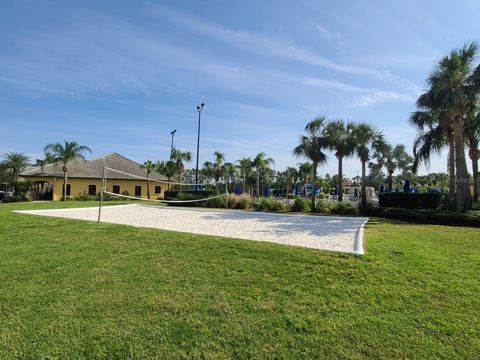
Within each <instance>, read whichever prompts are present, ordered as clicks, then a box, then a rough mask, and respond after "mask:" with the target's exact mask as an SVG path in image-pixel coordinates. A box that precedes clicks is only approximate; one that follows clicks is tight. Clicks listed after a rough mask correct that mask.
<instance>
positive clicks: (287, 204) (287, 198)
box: [287, 184, 288, 205]
mask: <svg viewBox="0 0 480 360" xmlns="http://www.w3.org/2000/svg"><path fill="white" fill-rule="evenodd" d="M287 205H288V184H287Z"/></svg>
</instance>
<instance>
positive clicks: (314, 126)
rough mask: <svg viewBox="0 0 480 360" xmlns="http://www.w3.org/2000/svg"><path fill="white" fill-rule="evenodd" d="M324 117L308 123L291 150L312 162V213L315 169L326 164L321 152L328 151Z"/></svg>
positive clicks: (323, 154) (313, 207)
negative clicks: (295, 145)
mask: <svg viewBox="0 0 480 360" xmlns="http://www.w3.org/2000/svg"><path fill="white" fill-rule="evenodd" d="M324 122H325V117H324V116H321V117H318V118H316V119H314V120H312V121H310V122H309V123H308V124H307V125H306V126H305V132H306V133H307V134H306V135H300V139H299V144H298V145H297V147H295V149H293V154H294V155H295V156H298V157H305V158H307V159H310V161H311V162H312V183H313V191H312V212H314V211H315V208H316V203H315V186H316V183H317V168H318V165H320V164H325V163H326V162H327V155H325V153H324V152H323V150H325V149H328V141H327V139H326V138H325V137H324V134H323V131H324Z"/></svg>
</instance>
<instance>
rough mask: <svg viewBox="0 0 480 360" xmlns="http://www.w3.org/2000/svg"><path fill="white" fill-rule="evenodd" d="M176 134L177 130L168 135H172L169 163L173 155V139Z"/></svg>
mask: <svg viewBox="0 0 480 360" xmlns="http://www.w3.org/2000/svg"><path fill="white" fill-rule="evenodd" d="M176 132H177V129H175V130H173V131H172V132H171V133H170V135H172V145H171V146H170V161H172V155H173V138H174V137H175V133H176Z"/></svg>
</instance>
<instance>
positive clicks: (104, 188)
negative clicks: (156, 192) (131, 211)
mask: <svg viewBox="0 0 480 360" xmlns="http://www.w3.org/2000/svg"><path fill="white" fill-rule="evenodd" d="M110 172H113V173H117V174H122V175H125V176H128V177H129V178H133V179H138V180H143V181H145V182H151V183H152V182H153V183H160V184H162V185H167V186H172V187H177V188H179V189H180V191H179V192H180V193H181V189H182V187H187V188H189V187H190V188H193V189H194V193H193V194H195V190H199V191H201V190H205V189H206V188H214V189H215V188H217V187H218V186H221V185H224V192H223V193H221V194H218V195H214V196H209V197H204V198H195V199H181V200H165V199H146V198H144V197H141V196H131V195H129V194H119V193H115V192H112V191H108V190H107V183H108V174H109V173H110ZM185 193H187V192H185ZM188 193H189V194H192V191H191V190H190V191H189V192H188ZM102 194H108V195H110V196H115V197H120V198H124V199H130V200H139V201H148V202H159V203H165V204H185V203H195V202H198V203H200V202H203V201H209V200H213V199H217V198H220V197H222V196H226V195H228V187H227V183H224V182H220V181H219V182H207V183H198V184H195V183H182V182H175V181H166V180H158V179H155V178H147V177H143V176H139V175H135V174H131V173H128V172H125V171H121V170H118V169H113V168H110V167H105V168H104V175H103V185H102Z"/></svg>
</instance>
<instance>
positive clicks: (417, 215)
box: [366, 208, 480, 227]
mask: <svg viewBox="0 0 480 360" xmlns="http://www.w3.org/2000/svg"><path fill="white" fill-rule="evenodd" d="M366 215H368V216H377V217H384V218H389V219H395V220H402V221H409V222H415V223H424V224H438V225H453V226H469V227H480V213H479V212H475V211H471V212H469V213H464V214H458V213H444V212H440V211H435V210H415V209H402V208H368V209H367V211H366Z"/></svg>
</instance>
